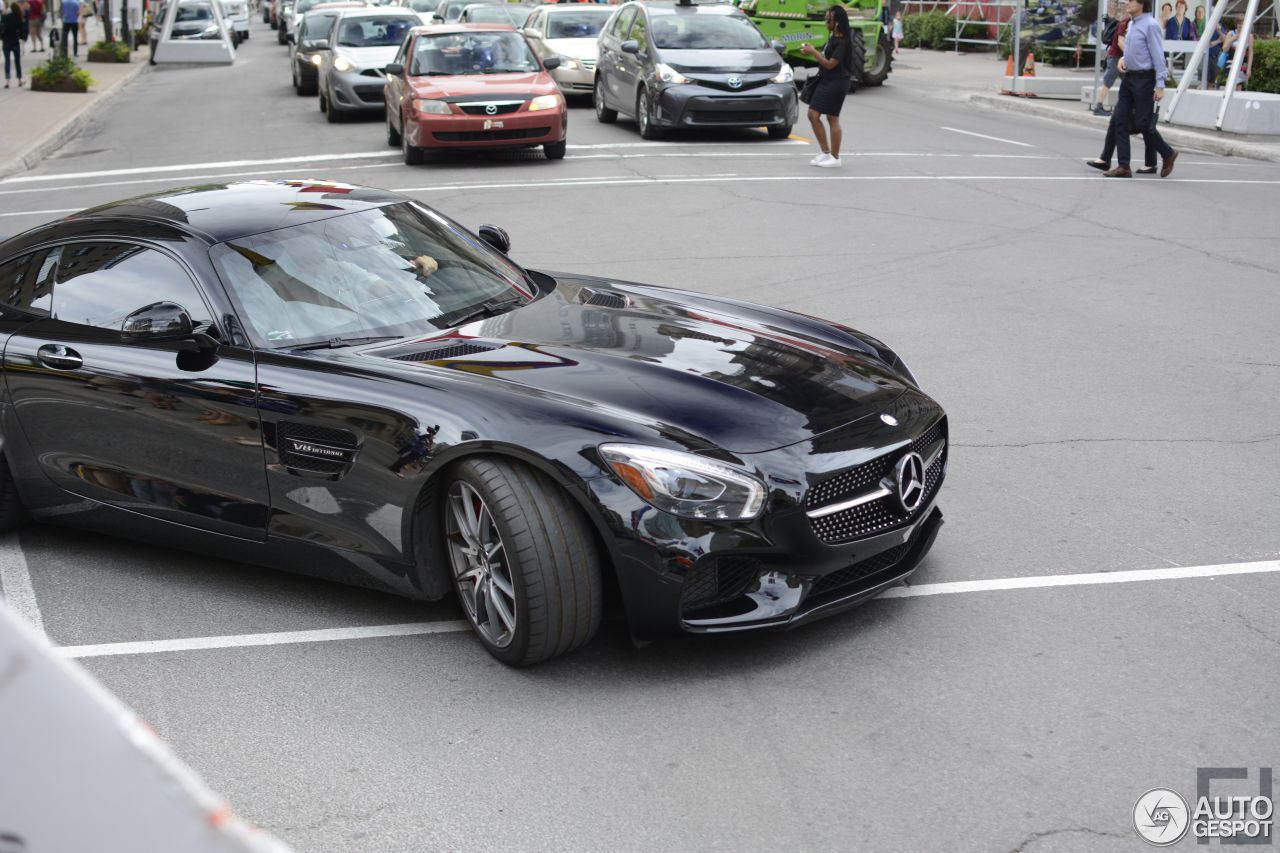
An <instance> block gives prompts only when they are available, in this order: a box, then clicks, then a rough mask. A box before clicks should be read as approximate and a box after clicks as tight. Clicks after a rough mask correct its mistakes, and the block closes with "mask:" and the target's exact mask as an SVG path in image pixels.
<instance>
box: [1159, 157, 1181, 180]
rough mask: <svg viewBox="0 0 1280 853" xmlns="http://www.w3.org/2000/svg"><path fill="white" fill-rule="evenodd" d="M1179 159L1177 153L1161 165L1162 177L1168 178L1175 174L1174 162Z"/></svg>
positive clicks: (1165, 159)
mask: <svg viewBox="0 0 1280 853" xmlns="http://www.w3.org/2000/svg"><path fill="white" fill-rule="evenodd" d="M1177 159H1178V152H1177V151H1175V152H1173V153H1172V154H1170V155H1169V156H1168V157H1166V158H1164V162H1163V163H1161V164H1160V177H1162V178H1167V177H1169V175H1171V174H1173V161H1174V160H1177Z"/></svg>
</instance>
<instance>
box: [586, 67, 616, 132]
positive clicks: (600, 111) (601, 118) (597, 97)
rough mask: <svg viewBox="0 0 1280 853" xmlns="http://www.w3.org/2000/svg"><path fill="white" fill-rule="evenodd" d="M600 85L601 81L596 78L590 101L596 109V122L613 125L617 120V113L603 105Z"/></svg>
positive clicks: (602, 91) (602, 92)
mask: <svg viewBox="0 0 1280 853" xmlns="http://www.w3.org/2000/svg"><path fill="white" fill-rule="evenodd" d="M602 85H603V81H602V80H601V79H600V78H599V77H598V76H597V77H596V87H595V90H594V91H593V93H592V95H591V100H592V102H593V103H594V104H595V107H596V121H598V122H600V123H601V124H613V123H614V122H615V121H617V120H618V111H617V110H611V109H609V108H608V107H606V106H605V105H604V90H603V89H602V88H600V87H601V86H602Z"/></svg>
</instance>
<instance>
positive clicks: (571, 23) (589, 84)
mask: <svg viewBox="0 0 1280 853" xmlns="http://www.w3.org/2000/svg"><path fill="white" fill-rule="evenodd" d="M617 8H618V7H617V6H604V5H600V4H596V3H560V4H557V5H554V6H539V7H538V8H537V9H535V10H534V12H533V14H532V15H531V16H530V17H529V20H528V21H526V22H525V25H524V34H525V36H526V37H527V38H528V39H529V43H530V44H531V45H533V49H534V51H535V52H536V53H537V54H538V56H539V57H541V58H542V59H549V58H550V57H552V56H559V57H561V61H560V67H558V68H555V69H553V70H552V72H551V76H552V78H554V79H555V81H556V85H558V86H559V87H560V92H561V93H562V94H563V95H565V96H566V97H569V96H571V95H590V94H591V92H592V90H593V89H594V88H595V73H596V57H597V55H598V52H599V46H598V40H597V36H599V35H600V30H601V29H603V28H604V25H605V22H606V21H608V20H609V17H610V16H611V15H612V14H613V13H614V12H615V11H617Z"/></svg>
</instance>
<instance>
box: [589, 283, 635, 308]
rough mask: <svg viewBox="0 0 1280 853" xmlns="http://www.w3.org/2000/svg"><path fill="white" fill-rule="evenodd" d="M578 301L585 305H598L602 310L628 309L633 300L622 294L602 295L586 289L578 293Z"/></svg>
mask: <svg viewBox="0 0 1280 853" xmlns="http://www.w3.org/2000/svg"><path fill="white" fill-rule="evenodd" d="M578 301H579V302H581V303H582V304H583V305H598V306H599V307H601V308H626V307H627V306H628V305H630V304H631V300H630V299H628V298H627V297H626V296H624V295H622V294H621V293H601V292H600V291H597V290H592V289H591V288H589V287H584V288H582V290H580V291H578Z"/></svg>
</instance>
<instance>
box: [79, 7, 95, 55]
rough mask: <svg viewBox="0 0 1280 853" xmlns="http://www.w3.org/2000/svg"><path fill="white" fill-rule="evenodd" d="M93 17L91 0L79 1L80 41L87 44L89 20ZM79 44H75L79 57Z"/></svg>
mask: <svg viewBox="0 0 1280 853" xmlns="http://www.w3.org/2000/svg"><path fill="white" fill-rule="evenodd" d="M92 17H93V0H80V41H82V42H84V43H85V44H86V45H88V44H89V19H90V18H92ZM79 50H80V44H79V42H77V43H76V51H77V53H76V55H77V56H79Z"/></svg>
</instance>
